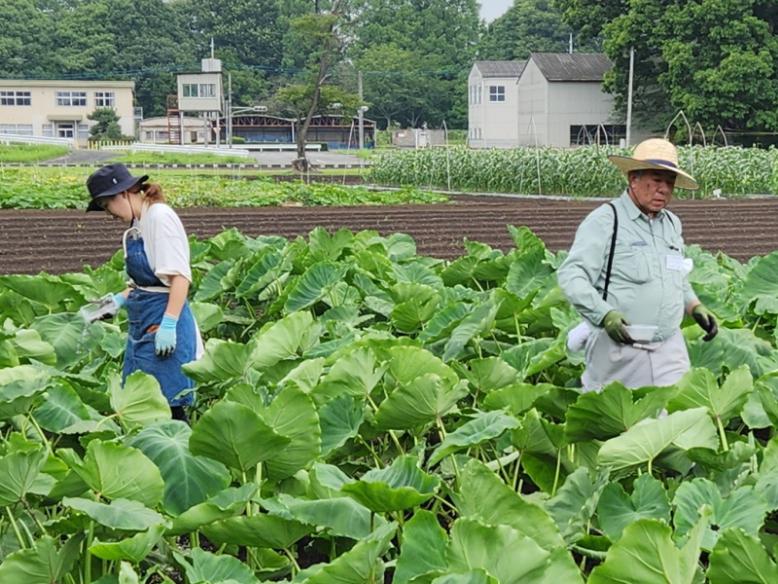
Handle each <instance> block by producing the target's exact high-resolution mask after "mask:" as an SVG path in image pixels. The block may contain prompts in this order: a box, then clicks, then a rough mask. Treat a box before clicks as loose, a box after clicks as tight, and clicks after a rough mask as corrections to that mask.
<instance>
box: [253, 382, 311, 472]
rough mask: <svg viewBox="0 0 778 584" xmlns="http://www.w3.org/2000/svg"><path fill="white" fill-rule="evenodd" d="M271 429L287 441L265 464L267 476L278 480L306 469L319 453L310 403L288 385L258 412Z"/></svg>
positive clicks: (307, 397)
mask: <svg viewBox="0 0 778 584" xmlns="http://www.w3.org/2000/svg"><path fill="white" fill-rule="evenodd" d="M259 414H260V415H261V416H262V418H263V420H264V421H265V422H266V423H268V424H269V425H270V427H271V428H273V430H274V431H275V432H276V433H277V434H279V435H281V436H284V437H286V438H287V439H288V442H287V443H286V444H284V445H283V446H279V447H278V449H277V450H276V452H275V454H274V455H273V456H272V457H270V458H268V459H267V460H266V461H265V469H266V471H267V476H268V477H269V478H271V479H273V480H281V479H285V478H288V477H290V476H292V475H293V474H294V473H296V472H297V471H298V470H300V469H301V468H304V467H306V466H308V465H309V464H310V463H311V462H313V461H314V460H315V459H316V458H317V457H318V456H319V454H320V453H321V429H320V427H319V416H318V414H317V413H316V406H315V405H314V403H313V400H312V399H311V398H310V397H309V396H308V395H306V394H305V393H303V392H302V391H301V390H299V389H297V388H296V387H295V386H293V385H289V386H287V387H286V388H284V389H283V390H281V393H279V394H278V395H277V396H276V397H275V398H274V399H273V401H272V403H271V404H270V405H269V406H268V407H267V408H263V409H262V410H260V411H259Z"/></svg>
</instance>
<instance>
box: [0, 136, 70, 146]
mask: <svg viewBox="0 0 778 584" xmlns="http://www.w3.org/2000/svg"><path fill="white" fill-rule="evenodd" d="M11 142H14V143H19V144H51V145H54V146H67V147H68V148H73V147H74V146H75V141H74V140H73V138H54V137H50V136H25V135H23V134H0V143H3V144H10V143H11Z"/></svg>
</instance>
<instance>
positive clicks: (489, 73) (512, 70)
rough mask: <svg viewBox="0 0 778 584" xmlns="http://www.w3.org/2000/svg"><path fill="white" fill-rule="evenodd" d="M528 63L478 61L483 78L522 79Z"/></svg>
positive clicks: (476, 63)
mask: <svg viewBox="0 0 778 584" xmlns="http://www.w3.org/2000/svg"><path fill="white" fill-rule="evenodd" d="M526 64H527V62H526V61H476V62H475V66H476V67H478V70H479V71H480V72H481V77H520V76H521V73H522V71H524V67H525V66H526Z"/></svg>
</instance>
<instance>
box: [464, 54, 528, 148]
mask: <svg viewBox="0 0 778 584" xmlns="http://www.w3.org/2000/svg"><path fill="white" fill-rule="evenodd" d="M526 63H527V62H526V61H476V62H475V64H474V65H473V68H472V69H471V70H470V76H469V77H468V100H467V101H468V104H469V107H468V144H470V146H472V147H473V148H511V147H514V146H516V145H517V144H518V125H517V116H518V111H517V107H518V87H517V85H516V83H517V81H518V80H519V77H520V76H521V73H522V71H524V66H525V65H526Z"/></svg>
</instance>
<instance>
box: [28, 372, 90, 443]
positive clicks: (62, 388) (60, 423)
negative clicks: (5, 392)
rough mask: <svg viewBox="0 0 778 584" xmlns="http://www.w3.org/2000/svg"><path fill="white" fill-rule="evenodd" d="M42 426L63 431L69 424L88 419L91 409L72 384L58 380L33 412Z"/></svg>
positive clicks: (51, 430) (50, 430)
mask: <svg viewBox="0 0 778 584" xmlns="http://www.w3.org/2000/svg"><path fill="white" fill-rule="evenodd" d="M33 416H34V417H35V420H36V421H37V422H38V424H40V426H41V428H43V429H44V430H48V431H49V432H62V431H63V430H65V429H66V428H68V427H69V426H72V425H73V424H76V423H78V422H82V421H84V420H88V419H89V418H90V416H89V410H88V409H87V407H86V406H85V405H84V402H82V401H81V398H80V397H79V396H78V393H76V390H75V389H73V388H72V387H71V386H70V384H68V383H67V382H65V381H63V380H58V381H56V382H54V383H53V384H51V385H50V386H49V387H48V388H47V389H46V401H44V402H43V403H42V404H41V405H40V406H38V407H37V408H36V409H35V411H34V412H33Z"/></svg>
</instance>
